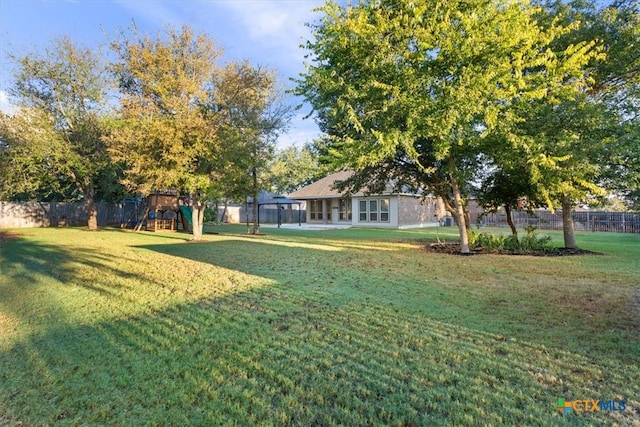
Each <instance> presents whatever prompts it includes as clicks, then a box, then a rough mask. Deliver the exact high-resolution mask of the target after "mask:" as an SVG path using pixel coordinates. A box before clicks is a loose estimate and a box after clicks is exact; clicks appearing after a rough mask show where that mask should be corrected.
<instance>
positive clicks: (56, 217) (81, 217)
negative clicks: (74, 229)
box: [0, 202, 122, 228]
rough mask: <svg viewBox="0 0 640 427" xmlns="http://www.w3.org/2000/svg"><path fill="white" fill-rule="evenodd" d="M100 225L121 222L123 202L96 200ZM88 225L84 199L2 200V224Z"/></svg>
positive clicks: (5, 226)
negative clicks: (74, 200) (49, 200)
mask: <svg viewBox="0 0 640 427" xmlns="http://www.w3.org/2000/svg"><path fill="white" fill-rule="evenodd" d="M96 208H97V209H98V225H100V226H103V225H116V224H120V220H121V216H122V205H120V204H111V203H105V202H98V203H96ZM64 225H69V226H83V225H87V214H86V212H85V208H84V203H58V202H0V228H26V227H56V226H64Z"/></svg>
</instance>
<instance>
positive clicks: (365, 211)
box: [358, 199, 389, 222]
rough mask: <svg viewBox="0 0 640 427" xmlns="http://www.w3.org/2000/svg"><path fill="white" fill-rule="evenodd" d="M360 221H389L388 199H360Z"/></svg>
mask: <svg viewBox="0 0 640 427" xmlns="http://www.w3.org/2000/svg"><path fill="white" fill-rule="evenodd" d="M358 206H359V208H360V212H359V213H358V218H359V219H360V222H389V199H368V200H360V202H359V203H358Z"/></svg>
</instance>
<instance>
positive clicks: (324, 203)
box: [322, 199, 329, 224]
mask: <svg viewBox="0 0 640 427" xmlns="http://www.w3.org/2000/svg"><path fill="white" fill-rule="evenodd" d="M328 216H329V215H327V199H322V222H323V223H324V224H326V223H327V217H328Z"/></svg>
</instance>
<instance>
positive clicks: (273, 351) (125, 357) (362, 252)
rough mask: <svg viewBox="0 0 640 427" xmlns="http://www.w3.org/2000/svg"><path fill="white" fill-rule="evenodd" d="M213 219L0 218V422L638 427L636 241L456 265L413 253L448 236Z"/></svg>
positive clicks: (595, 238) (471, 259)
mask: <svg viewBox="0 0 640 427" xmlns="http://www.w3.org/2000/svg"><path fill="white" fill-rule="evenodd" d="M210 231H215V232H217V233H218V234H206V235H205V236H204V240H205V242H203V243H192V242H189V241H188V240H189V237H190V236H188V235H185V234H179V233H174V234H170V233H167V234H162V233H157V234H151V233H133V232H127V231H121V230H117V229H111V230H103V231H99V232H95V233H91V232H86V231H83V230H80V229H73V228H71V229H53V228H41V229H26V230H14V232H16V233H18V234H19V236H18V237H17V238H12V239H9V240H7V241H4V242H2V243H1V245H2V246H1V249H0V270H1V271H0V272H1V274H0V425H5V424H8V425H51V424H59V425H120V426H129V425H130V426H139V425H180V426H182V425H190V426H191V425H300V426H310V425H335V424H340V425H545V426H546V425H640V235H622V234H604V233H585V234H579V235H578V242H579V243H580V244H581V245H582V247H583V248H584V249H590V250H593V251H598V252H602V254H601V255H588V256H563V257H532V256H505V255H474V256H468V257H463V256H456V255H444V254H434V253H430V252H427V251H426V250H425V249H424V246H425V244H426V242H428V241H432V240H434V239H435V238H436V232H437V233H438V237H439V238H440V239H446V240H454V239H455V234H454V230H453V229H451V228H450V229H448V231H446V229H440V230H420V231H416V230H413V231H384V230H364V229H350V230H338V231H298V230H284V229H281V230H277V229H266V228H265V229H263V232H265V233H267V234H266V235H263V236H255V237H254V236H246V235H244V234H242V233H243V231H244V228H243V227H233V226H220V227H211V228H210ZM494 231H495V230H494ZM499 231H500V232H504V230H499ZM553 237H554V240H555V241H556V242H557V243H558V244H560V238H561V236H560V235H559V234H557V233H554V234H553ZM559 398H564V399H565V400H567V401H573V400H583V399H589V400H591V399H593V400H597V399H604V400H609V399H614V400H619V399H624V400H625V401H626V410H625V411H602V412H582V413H577V412H575V411H573V412H570V413H568V414H567V415H564V416H563V415H562V414H561V413H560V412H558V411H556V410H555V409H554V408H555V406H556V405H557V403H558V399H559Z"/></svg>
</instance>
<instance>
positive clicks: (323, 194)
mask: <svg viewBox="0 0 640 427" xmlns="http://www.w3.org/2000/svg"><path fill="white" fill-rule="evenodd" d="M351 175H352V172H351V171H340V172H336V173H333V174H331V175H328V176H325V177H324V178H321V179H319V180H318V181H316V182H314V183H311V184H309V185H307V186H305V187H302V188H300V189H299V190H296V191H294V192H292V193H290V194H289V195H288V197H289V198H290V199H302V200H304V199H323V198H327V197H340V196H342V194H341V193H340V192H339V191H338V190H335V189H334V188H333V185H334V184H335V182H336V181H344V180H345V179H347V178H349V177H350V176H351Z"/></svg>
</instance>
